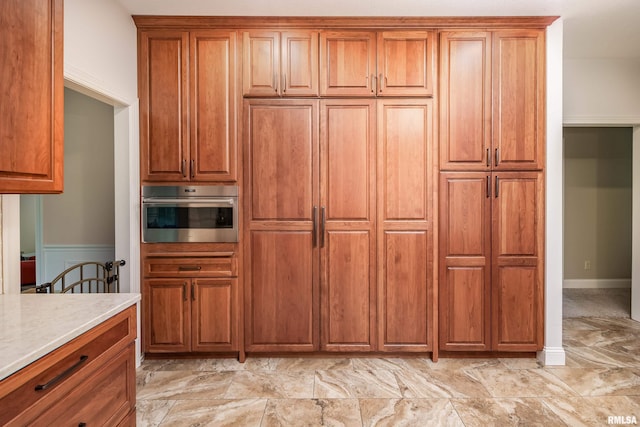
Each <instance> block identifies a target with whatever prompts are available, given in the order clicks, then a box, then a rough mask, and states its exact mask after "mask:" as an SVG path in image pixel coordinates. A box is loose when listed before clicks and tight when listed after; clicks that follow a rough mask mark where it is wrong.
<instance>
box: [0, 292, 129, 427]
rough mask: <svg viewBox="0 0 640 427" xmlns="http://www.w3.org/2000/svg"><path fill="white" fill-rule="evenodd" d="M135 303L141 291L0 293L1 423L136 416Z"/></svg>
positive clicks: (96, 420) (99, 421)
mask: <svg viewBox="0 0 640 427" xmlns="http://www.w3.org/2000/svg"><path fill="white" fill-rule="evenodd" d="M139 300H140V295H139V294H29V295H0V406H2V407H3V408H6V409H7V411H3V413H2V414H0V425H4V424H5V423H8V424H9V425H13V424H16V425H20V424H22V425H24V424H32V423H35V424H38V423H39V422H41V421H44V420H47V421H49V422H53V423H54V424H55V420H60V421H62V420H64V422H68V421H69V420H72V421H73V423H75V424H76V425H78V424H79V423H83V422H84V423H87V422H89V423H91V424H108V425H115V424H119V423H120V422H125V421H126V420H129V419H131V418H132V417H133V419H135V349H134V340H135V338H136V303H137V302H138V301H139ZM98 391H100V393H98ZM96 417H99V418H96ZM75 421H78V423H76V422H75Z"/></svg>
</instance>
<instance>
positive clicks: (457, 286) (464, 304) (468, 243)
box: [438, 172, 492, 351]
mask: <svg viewBox="0 0 640 427" xmlns="http://www.w3.org/2000/svg"><path fill="white" fill-rule="evenodd" d="M491 195H492V187H491V175H490V174H486V173H482V172H466V173H465V172H447V173H442V174H441V175H440V217H439V221H440V236H439V238H440V281H439V287H438V289H439V292H438V294H439V298H440V303H439V310H438V312H439V319H440V320H439V322H438V327H439V330H440V340H439V342H440V349H442V350H448V351H452V350H465V351H479V350H490V347H491V340H490V337H491V315H490V313H491V311H490V310H491V237H490V236H491V200H492V199H491Z"/></svg>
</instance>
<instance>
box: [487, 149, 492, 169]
mask: <svg viewBox="0 0 640 427" xmlns="http://www.w3.org/2000/svg"><path fill="white" fill-rule="evenodd" d="M489 166H491V154H490V152H489V149H488V148H487V167H489Z"/></svg>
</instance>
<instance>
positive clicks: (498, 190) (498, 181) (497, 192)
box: [496, 176, 500, 199]
mask: <svg viewBox="0 0 640 427" xmlns="http://www.w3.org/2000/svg"><path fill="white" fill-rule="evenodd" d="M499 195H500V178H499V177H497V176H496V199H497V198H498V196H499Z"/></svg>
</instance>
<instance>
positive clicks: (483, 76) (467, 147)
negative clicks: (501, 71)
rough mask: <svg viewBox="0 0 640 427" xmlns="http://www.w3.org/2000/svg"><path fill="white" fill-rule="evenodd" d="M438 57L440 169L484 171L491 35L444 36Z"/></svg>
mask: <svg viewBox="0 0 640 427" xmlns="http://www.w3.org/2000/svg"><path fill="white" fill-rule="evenodd" d="M440 58H441V60H440V81H439V86H440V94H441V95H440V169H442V170H489V169H490V168H491V164H492V163H491V159H492V153H493V152H492V151H491V96H492V92H491V34H490V33H488V32H473V31H455V32H443V33H441V34H440ZM487 150H489V152H487Z"/></svg>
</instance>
